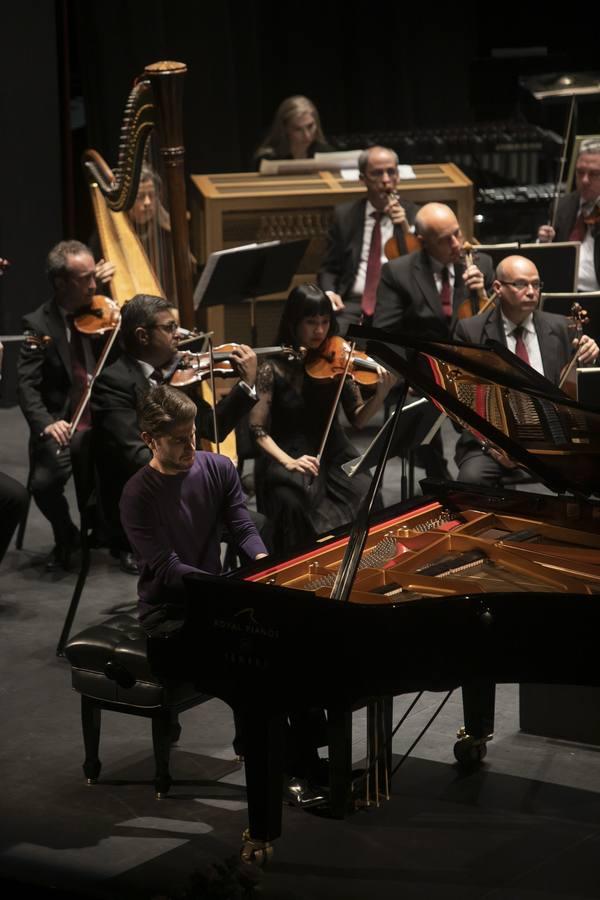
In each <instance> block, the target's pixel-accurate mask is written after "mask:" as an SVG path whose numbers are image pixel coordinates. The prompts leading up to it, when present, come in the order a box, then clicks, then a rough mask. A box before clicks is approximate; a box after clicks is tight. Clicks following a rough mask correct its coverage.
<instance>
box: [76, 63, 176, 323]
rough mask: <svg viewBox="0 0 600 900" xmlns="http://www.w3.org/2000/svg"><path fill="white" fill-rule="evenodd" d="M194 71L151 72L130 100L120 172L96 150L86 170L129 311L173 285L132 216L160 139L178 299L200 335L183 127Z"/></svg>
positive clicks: (164, 67) (117, 286) (171, 66)
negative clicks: (148, 153)
mask: <svg viewBox="0 0 600 900" xmlns="http://www.w3.org/2000/svg"><path fill="white" fill-rule="evenodd" d="M186 71H187V67H186V66H185V65H184V64H183V63H178V62H157V63H153V64H152V65H149V66H146V68H145V69H144V73H143V75H142V76H140V77H139V78H138V79H137V80H136V83H135V85H134V87H133V89H132V91H131V93H130V95H129V98H128V100H127V105H126V107H125V116H124V119H123V125H122V128H121V140H120V145H119V153H118V162H117V166H116V168H115V169H114V171H113V170H112V169H111V168H110V167H109V166H108V164H107V163H106V161H105V160H104V159H103V158H102V156H101V155H100V154H99V153H98V152H97V151H96V150H86V152H85V153H84V157H83V164H84V169H85V172H86V175H87V179H88V184H89V188H90V194H91V198H92V205H93V209H94V216H95V219H96V225H97V228H98V236H99V239H100V246H101V248H102V254H103V256H104V258H105V259H107V260H110V261H111V262H113V263H114V264H115V266H116V272H115V275H114V276H113V279H112V282H111V291H112V294H113V299H114V300H115V301H116V302H117V303H118V304H119V305H122V304H123V303H125V302H126V301H127V300H129V299H131V297H133V296H134V295H135V294H154V295H155V296H161V297H163V296H167V292H166V290H165V289H166V288H167V285H166V284H165V283H161V281H164V279H162V280H161V278H159V275H158V274H157V267H156V265H155V264H154V262H153V260H151V259H149V257H148V254H147V253H146V250H145V248H144V246H142V242H141V241H140V238H139V237H138V235H137V234H136V232H135V229H134V228H133V225H132V223H131V220H130V217H129V215H128V210H131V208H132V207H133V205H134V203H135V201H136V197H137V192H138V186H139V180H140V174H141V172H142V163H143V159H144V151H145V148H146V144H147V142H148V139H149V137H150V135H151V134H152V133H153V132H154V133H156V135H157V137H158V148H159V155H160V160H161V163H162V168H163V171H164V173H165V179H164V180H165V187H166V193H167V197H168V205H169V213H170V225H169V229H170V236H171V249H170V254H171V255H172V268H173V275H174V279H173V282H174V284H173V287H174V293H175V296H173V297H172V299H173V302H174V304H175V302H176V304H177V306H178V307H179V312H180V319H181V323H182V325H183V326H184V327H186V328H193V326H194V310H193V302H192V271H191V260H190V253H189V234H188V223H187V204H186V191H185V174H184V157H185V150H184V146H183V128H182V101H183V82H184V80H185V78H184V76H185V73H186ZM171 290H173V288H171ZM170 293H171V291H169V295H170Z"/></svg>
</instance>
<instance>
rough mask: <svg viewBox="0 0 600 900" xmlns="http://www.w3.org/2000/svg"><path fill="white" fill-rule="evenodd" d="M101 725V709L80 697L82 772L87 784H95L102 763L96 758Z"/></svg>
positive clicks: (86, 698)
mask: <svg viewBox="0 0 600 900" xmlns="http://www.w3.org/2000/svg"><path fill="white" fill-rule="evenodd" d="M101 723H102V709H101V707H100V705H99V704H98V703H97V702H96V701H95V700H92V699H91V698H90V697H85V696H84V695H83V694H82V696H81V726H82V728H83V745H84V747H85V761H84V763H83V772H84V774H85V777H86V778H87V781H88V784H95V783H96V782H97V781H98V776H99V775H100V769H101V768H102V763H101V762H100V760H99V758H98V748H99V746H100V725H101Z"/></svg>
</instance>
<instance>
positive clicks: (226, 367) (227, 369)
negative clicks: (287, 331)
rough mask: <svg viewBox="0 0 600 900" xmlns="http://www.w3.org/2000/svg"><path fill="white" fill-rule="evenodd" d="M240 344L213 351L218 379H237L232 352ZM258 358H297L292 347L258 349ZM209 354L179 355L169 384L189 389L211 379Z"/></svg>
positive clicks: (221, 346) (214, 370) (226, 345)
mask: <svg viewBox="0 0 600 900" xmlns="http://www.w3.org/2000/svg"><path fill="white" fill-rule="evenodd" d="M236 347H239V344H234V343H232V344H221V345H220V346H219V347H215V349H214V350H213V354H212V357H213V374H214V376H215V377H216V378H237V377H238V373H237V371H236V369H235V367H234V365H233V363H232V362H231V352H232V350H234V349H235V348H236ZM254 352H255V353H256V355H257V356H259V357H260V356H287V357H288V358H289V359H292V358H293V357H295V356H297V355H298V354H297V353H296V351H295V350H292V349H291V347H257V348H255V349H254ZM210 356H211V354H210V353H209V352H206V353H189V352H187V351H186V352H184V353H181V354H179V357H178V359H177V363H176V367H175V369H174V371H173V373H172V375H171V376H170V377H169V378H168V382H169V384H170V385H171V386H172V387H179V388H181V387H187V386H188V385H190V384H197V383H198V382H201V381H204V380H205V379H208V378H210V374H211V367H210Z"/></svg>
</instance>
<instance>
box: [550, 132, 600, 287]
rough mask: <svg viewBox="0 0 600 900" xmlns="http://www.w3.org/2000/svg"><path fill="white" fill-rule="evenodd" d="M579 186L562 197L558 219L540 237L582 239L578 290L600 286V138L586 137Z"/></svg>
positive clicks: (578, 168)
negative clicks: (587, 138)
mask: <svg viewBox="0 0 600 900" xmlns="http://www.w3.org/2000/svg"><path fill="white" fill-rule="evenodd" d="M575 183H576V188H577V189H576V190H575V191H572V192H571V193H570V194H567V195H566V196H565V197H561V199H560V200H559V201H558V210H557V214H556V223H555V227H554V228H553V227H552V225H541V226H540V228H539V230H538V240H539V241H540V242H541V243H548V242H549V241H581V249H580V251H579V272H578V278H577V290H578V291H598V290H600V225H599V221H600V138H593V139H590V140H587V141H582V142H581V145H580V148H579V154H578V156H577V162H576V163H575Z"/></svg>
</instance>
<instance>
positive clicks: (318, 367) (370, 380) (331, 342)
mask: <svg viewBox="0 0 600 900" xmlns="http://www.w3.org/2000/svg"><path fill="white" fill-rule="evenodd" d="M348 358H350V359H349V362H348ZM304 369H305V371H306V374H307V375H309V376H310V377H311V378H315V379H317V380H324V381H325V380H331V379H333V378H339V377H341V376H343V375H344V373H345V372H346V371H347V373H348V375H349V376H350V377H351V378H352V379H353V380H354V381H356V382H357V383H358V384H360V385H362V386H363V387H374V386H375V385H376V384H377V383H378V382H379V367H378V365H377V363H376V362H375V360H374V359H371V357H370V356H367V354H366V353H363V351H362V350H356V349H354V348H353V347H352V345H351V344H349V343H348V342H347V341H346V340H344V338H343V337H340V336H339V335H334V336H333V337H330V338H327V340H326V341H324V343H323V344H322V345H321V346H320V347H319V349H318V350H309V351H308V352H307V354H306V357H305V362H304Z"/></svg>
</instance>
